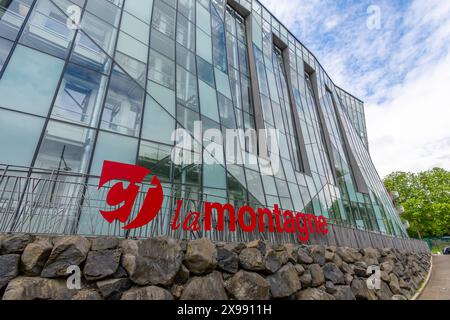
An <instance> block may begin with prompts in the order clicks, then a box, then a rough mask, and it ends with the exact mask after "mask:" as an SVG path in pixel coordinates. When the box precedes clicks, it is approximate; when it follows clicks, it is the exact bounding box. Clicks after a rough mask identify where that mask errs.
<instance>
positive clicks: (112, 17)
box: [86, 1, 120, 27]
mask: <svg viewBox="0 0 450 320" xmlns="http://www.w3.org/2000/svg"><path fill="white" fill-rule="evenodd" d="M86 10H87V11H89V12H90V13H92V14H94V15H96V16H97V17H99V18H100V19H102V20H103V21H106V22H108V23H109V24H111V25H113V26H114V27H117V26H118V25H119V19H120V9H119V8H118V7H116V6H115V5H113V4H112V3H110V2H108V1H88V3H87V6H86Z"/></svg>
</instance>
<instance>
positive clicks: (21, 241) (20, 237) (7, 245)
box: [0, 234, 33, 254]
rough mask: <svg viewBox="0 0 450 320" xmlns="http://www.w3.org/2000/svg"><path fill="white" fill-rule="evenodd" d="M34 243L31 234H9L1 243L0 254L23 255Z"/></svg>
mask: <svg viewBox="0 0 450 320" xmlns="http://www.w3.org/2000/svg"><path fill="white" fill-rule="evenodd" d="M32 241H33V237H32V236H31V235H29V234H8V235H6V236H4V238H3V241H2V242H1V244H2V246H1V248H0V252H1V254H11V253H22V252H23V250H25V248H26V246H27V245H28V244H29V243H31V242H32Z"/></svg>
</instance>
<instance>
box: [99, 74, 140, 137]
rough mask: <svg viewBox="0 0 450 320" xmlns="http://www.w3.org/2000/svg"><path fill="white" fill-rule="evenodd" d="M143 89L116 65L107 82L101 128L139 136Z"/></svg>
mask: <svg viewBox="0 0 450 320" xmlns="http://www.w3.org/2000/svg"><path fill="white" fill-rule="evenodd" d="M143 101H144V90H143V89H142V88H141V87H140V86H139V85H138V84H137V83H136V82H135V81H133V80H132V79H130V78H129V77H128V76H127V75H125V74H124V73H123V72H122V70H121V69H119V68H118V67H117V66H115V67H114V69H113V73H112V76H111V80H110V83H109V90H108V95H107V97H106V101H105V106H104V109H103V117H102V124H101V128H102V129H106V130H111V131H115V132H118V133H122V134H125V135H129V136H135V137H137V136H139V128H140V124H141V115H142V104H143Z"/></svg>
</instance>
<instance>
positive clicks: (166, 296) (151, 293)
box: [121, 248, 181, 300]
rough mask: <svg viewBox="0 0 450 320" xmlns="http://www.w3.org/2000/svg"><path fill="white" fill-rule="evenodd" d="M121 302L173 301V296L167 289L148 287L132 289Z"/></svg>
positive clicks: (126, 292) (123, 295)
mask: <svg viewBox="0 0 450 320" xmlns="http://www.w3.org/2000/svg"><path fill="white" fill-rule="evenodd" d="M180 250H181V248H180ZM121 300H173V296H172V294H171V293H170V292H169V291H167V290H166V289H163V288H160V287H156V286H148V287H143V288H132V289H130V290H128V291H125V292H124V293H123V294H122V298H121Z"/></svg>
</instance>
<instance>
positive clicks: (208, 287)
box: [180, 271, 228, 300]
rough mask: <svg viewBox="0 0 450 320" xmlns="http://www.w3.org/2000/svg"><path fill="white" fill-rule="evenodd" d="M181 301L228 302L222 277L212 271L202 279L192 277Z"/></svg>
mask: <svg viewBox="0 0 450 320" xmlns="http://www.w3.org/2000/svg"><path fill="white" fill-rule="evenodd" d="M180 299H181V300H228V296H227V294H226V292H225V288H224V284H223V279H222V275H221V274H220V273H219V272H217V271H214V272H212V273H210V274H208V275H206V276H203V277H194V278H192V279H191V280H190V281H189V282H188V283H187V285H186V287H185V289H184V290H183V294H182V295H181V297H180Z"/></svg>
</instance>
